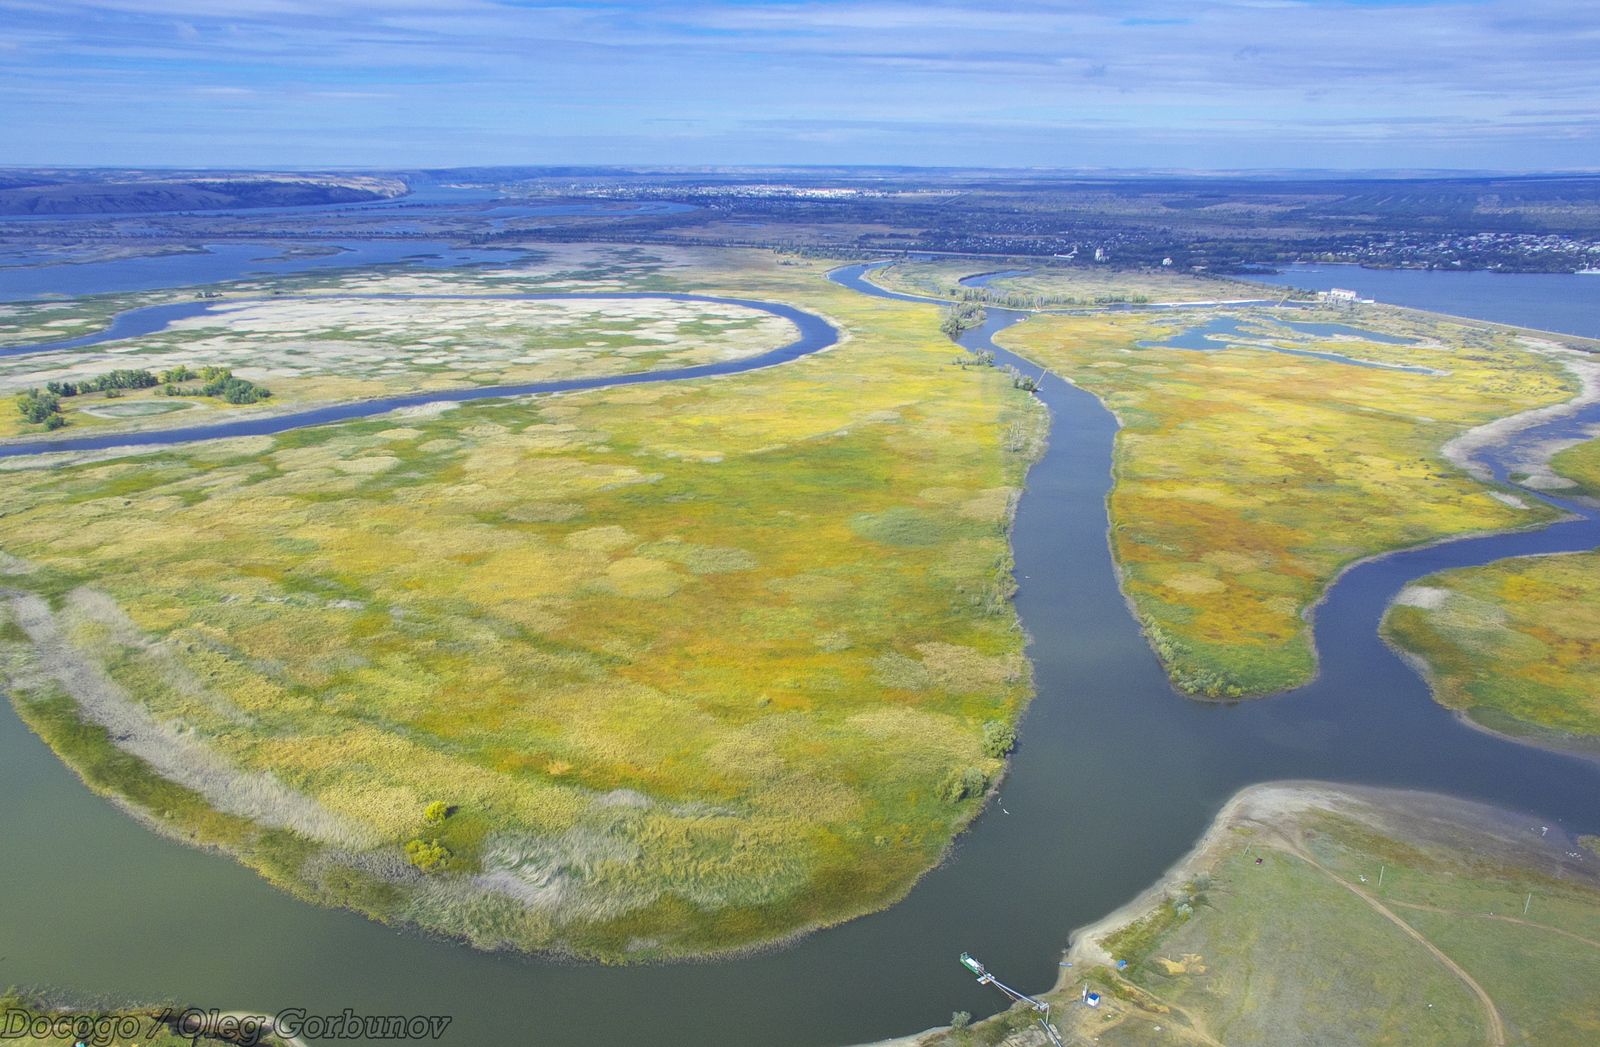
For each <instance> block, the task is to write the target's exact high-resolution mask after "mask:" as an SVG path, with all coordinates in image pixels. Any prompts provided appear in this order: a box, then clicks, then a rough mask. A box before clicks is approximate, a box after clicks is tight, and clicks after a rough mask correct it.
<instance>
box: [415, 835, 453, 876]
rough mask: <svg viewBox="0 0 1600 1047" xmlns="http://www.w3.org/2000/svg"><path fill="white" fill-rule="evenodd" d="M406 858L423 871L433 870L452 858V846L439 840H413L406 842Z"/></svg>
mask: <svg viewBox="0 0 1600 1047" xmlns="http://www.w3.org/2000/svg"><path fill="white" fill-rule="evenodd" d="M406 860H407V861H409V862H410V863H411V864H412V865H415V866H416V867H417V868H419V869H421V870H422V871H423V872H433V871H434V870H435V869H438V868H439V867H440V866H441V865H443V864H444V863H445V862H447V861H449V860H450V848H448V847H446V846H445V845H444V844H442V843H440V842H439V841H438V840H412V841H411V842H410V843H408V844H406Z"/></svg>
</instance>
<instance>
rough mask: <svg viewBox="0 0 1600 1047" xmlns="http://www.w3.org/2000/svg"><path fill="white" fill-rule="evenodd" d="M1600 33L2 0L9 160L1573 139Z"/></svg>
mask: <svg viewBox="0 0 1600 1047" xmlns="http://www.w3.org/2000/svg"><path fill="white" fill-rule="evenodd" d="M1597 44H1600V4H1597V3H1595V2H1593V0H1476V2H1474V0H1434V2H1429V0H1186V2H1179V0H1130V2H1126V3H1118V2H1114V0H996V2H992V3H991V2H982V3H980V2H978V0H942V2H934V3H924V2H910V0H792V2H778V0H756V2H711V0H669V2H661V3H657V2H634V3H623V2H616V3H605V2H593V3H583V2H577V3H561V2H555V0H512V2H495V0H230V3H229V4H228V5H227V6H226V7H222V6H221V5H217V4H216V3H214V0H82V2H69V0H0V54H3V57H0V92H3V95H0V104H3V105H4V108H5V111H6V112H7V114H8V116H7V120H6V123H7V124H8V125H9V126H8V128H7V133H6V134H5V135H4V136H0V161H3V162H10V163H32V162H77V163H136V162H142V163H154V162H171V163H217V164H239V163H261V164H271V163H345V164H379V163H404V164H448V163H494V162H502V163H546V162H550V163H568V162H608V161H609V162H648V161H659V162H673V163H695V162H706V163H733V162H758V161H765V162H831V163H837V162H853V161H859V162H900V163H925V164H972V163H1011V164H1026V165H1032V164H1068V165H1073V164H1078V163H1082V164H1093V165H1098V166H1104V165H1118V164H1128V165H1139V166H1145V165H1150V164H1152V163H1153V164H1154V165H1156V166H1166V167H1178V166H1184V167H1193V166H1205V165H1206V164H1216V165H1218V166H1223V167H1228V168H1238V167H1246V166H1257V165H1259V166H1270V167H1289V166H1295V165H1296V164H1299V163H1305V164H1310V165H1315V166H1341V165H1350V166H1363V167H1365V166H1374V164H1373V160H1374V159H1375V156H1374V151H1375V150H1379V146H1378V143H1381V144H1382V146H1381V150H1379V151H1383V152H1384V153H1385V157H1384V160H1385V162H1384V163H1380V164H1379V166H1431V167H1440V166H1462V167H1472V168H1485V167H1497V168H1516V167H1529V166H1532V167H1571V166H1582V165H1586V164H1589V165H1592V164H1594V163H1595V160H1594V156H1595V155H1597V154H1595V153H1594V152H1593V148H1594V145H1595V144H1596V142H1595V139H1596V137H1597V135H1596V132H1595V130H1594V127H1593V124H1592V122H1591V115H1590V109H1589V108H1588V107H1589V104H1590V102H1591V100H1592V99H1594V98H1595V97H1600V63H1596V62H1595V61H1594V58H1593V56H1594V54H1595V53H1596V47H1597ZM208 99H210V101H209V102H208V101H207V100H208ZM208 106H209V107H211V108H208ZM252 107H254V108H252ZM1021 112H1026V113H1028V114H1030V116H1029V119H1028V120H1027V121H1026V122H1025V124H1019V123H1017V122H1016V121H1015V120H1014V117H1013V116H1012V115H1011V114H1017V113H1021ZM241 113H244V114H248V116H249V118H248V119H244V118H242V117H241ZM1568 113H1570V115H1567V114H1568ZM163 114H165V115H163ZM168 115H174V116H178V117H180V118H176V119H171V120H168V119H167V116H168ZM162 127H170V129H169V130H162V129H161V128H162ZM1111 128H1115V130H1114V131H1113V130H1110V129H1111ZM1466 128H1471V131H1470V133H1468V132H1467V131H1465V130H1464V129H1466ZM379 129H384V130H381V131H380V130H379ZM385 134H389V135H392V136H393V138H392V140H386V139H385V138H384V137H383V136H384V135H385ZM1162 149H1165V150H1166V151H1167V153H1168V154H1170V155H1167V156H1165V158H1161V157H1156V158H1154V159H1153V158H1152V154H1153V153H1154V152H1158V151H1160V150H1162Z"/></svg>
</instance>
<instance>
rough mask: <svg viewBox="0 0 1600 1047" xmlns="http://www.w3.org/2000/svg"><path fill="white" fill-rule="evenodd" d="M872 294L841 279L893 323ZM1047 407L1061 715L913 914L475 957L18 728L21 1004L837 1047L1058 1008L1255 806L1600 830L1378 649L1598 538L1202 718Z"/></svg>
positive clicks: (1096, 476) (5, 934)
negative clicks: (750, 953) (1211, 826)
mask: <svg viewBox="0 0 1600 1047" xmlns="http://www.w3.org/2000/svg"><path fill="white" fill-rule="evenodd" d="M862 269H863V267H849V268H846V269H844V270H841V271H839V272H838V273H836V274H835V278H836V279H837V280H838V281H839V282H840V283H842V284H844V285H845V286H849V287H853V288H855V289H856V290H858V291H861V292H863V293H869V294H883V293H886V292H882V291H880V290H878V289H877V288H875V287H874V286H873V285H871V284H868V283H866V282H864V281H863V280H862V279H861V272H862ZM892 297H904V296H892ZM1023 318H1024V316H1023V314H1019V313H1012V312H1008V311H1005V310H999V309H990V310H989V319H988V321H987V322H986V323H985V324H984V325H983V326H981V327H979V328H975V329H973V330H971V331H969V332H967V334H966V335H965V336H964V338H963V343H964V344H966V345H967V346H968V347H969V348H974V349H981V348H993V344H992V342H991V341H990V339H991V338H992V336H993V335H994V334H995V333H996V332H997V331H999V330H1001V329H1003V328H1004V327H1006V326H1009V325H1010V324H1011V323H1014V322H1017V321H1018V320H1021V319H1023ZM935 320H936V314H935V313H934V312H933V307H931V306H930V312H929V323H930V327H931V325H932V324H933V323H934V322H935ZM997 355H998V357H999V359H1000V361H1001V362H1014V363H1017V364H1019V365H1023V363H1022V361H1019V360H1016V358H1014V357H1011V356H1010V354H1007V353H1005V352H1004V351H1003V350H997ZM475 395H483V393H482V392H477V393H475ZM1038 395H1039V396H1040V397H1041V398H1042V399H1043V400H1044V402H1045V403H1046V404H1047V405H1048V406H1049V408H1050V411H1051V413H1052V416H1053V427H1052V430H1051V442H1050V449H1049V451H1048V453H1047V454H1046V455H1045V457H1044V458H1043V460H1041V461H1040V462H1039V463H1038V464H1037V465H1036V466H1035V467H1034V468H1033V470H1032V472H1031V473H1030V475H1029V478H1028V489H1027V493H1026V494H1025V495H1024V497H1023V499H1022V501H1021V505H1020V509H1019V512H1018V515H1017V520H1016V526H1015V532H1014V536H1013V542H1014V547H1015V551H1016V563H1017V575H1018V582H1019V585H1020V590H1019V592H1018V594H1017V601H1016V603H1017V609H1018V611H1019V613H1020V614H1021V616H1022V620H1023V622H1024V623H1025V624H1026V626H1027V629H1028V631H1029V634H1030V636H1031V638H1032V639H1031V644H1030V647H1029V654H1030V656H1031V658H1032V659H1033V663H1034V667H1035V672H1036V676H1037V687H1038V697H1037V699H1036V700H1035V701H1034V703H1033V705H1032V707H1031V708H1030V709H1029V710H1028V713H1027V715H1026V717H1025V719H1024V721H1023V723H1022V725H1021V741H1020V744H1019V746H1018V749H1017V753H1016V756H1015V758H1014V762H1013V765H1012V770H1011V776H1010V778H1009V779H1008V781H1007V783H1006V786H1005V788H1004V789H1003V803H1002V804H1000V805H995V806H993V807H991V808H990V809H989V810H988V811H987V812H986V813H985V814H984V815H983V816H982V817H981V818H979V819H978V821H977V822H976V823H974V825H973V826H972V829H971V831H969V832H968V833H967V834H966V835H965V836H963V837H962V838H961V839H960V841H959V843H958V846H957V848H956V850H955V852H954V854H953V855H952V856H951V859H950V860H949V861H947V862H946V863H945V864H944V865H943V866H941V867H940V868H939V869H936V870H934V871H933V872H931V873H930V874H929V875H928V876H927V877H926V878H925V879H924V880H923V881H922V882H921V883H920V884H919V885H918V886H917V888H916V889H915V890H914V891H913V892H912V893H911V895H910V896H909V897H908V898H907V899H906V900H905V901H903V902H901V903H900V904H899V905H896V906H894V907H892V908H891V909H889V910H887V911H885V912H882V913H879V914H876V915H873V916H869V917H865V918H862V919H859V920H855V921H852V922H850V923H848V924H845V925H844V926H841V927H838V928H834V929H832V930H828V931H824V932H820V933H817V934H814V935H812V936H810V937H809V938H807V939H805V940H804V941H802V942H800V943H798V944H797V945H794V946H792V947H789V948H785V949H781V950H777V951H774V952H771V953H768V954H766V955H761V956H756V957H753V958H748V959H742V960H738V961H729V962H720V963H706V964H690V965H680V966H667V967H648V968H605V967H599V966H587V965H555V964H549V963H545V962H542V961H539V960H535V959H528V958H522V957H515V956H504V955H491V954H484V953H478V952H474V951H472V950H470V949H466V948H463V947H461V946H458V945H455V944H451V943H447V942H439V941H433V940H429V939H426V938H422V937H418V936H414V935H408V934H401V933H396V932H395V931H392V930H390V929H388V928H385V927H382V926H380V925H378V924H375V923H372V922H370V921H368V920H366V919H364V918H362V917H359V916H355V915H353V914H350V913H343V912H336V911H329V910H324V909H318V908H314V907H312V906H309V905H305V904H303V903H300V902H297V901H295V900H294V899H292V898H290V897H289V896H287V895H285V894H283V893H281V892H279V891H277V890H275V889H273V888H272V887H270V886H269V885H268V884H267V883H266V882H265V881H263V880H262V879H260V878H259V877H258V876H257V875H256V874H255V873H253V872H251V871H250V870H247V869H245V868H243V867H241V866H238V865H236V864H234V863H233V862H232V861H231V860H229V859H227V858H225V857H221V856H217V855H211V854H205V853H202V852H198V851H194V850H190V849H188V848H185V847H182V846H180V845H178V844H175V843H171V842H169V841H166V840H164V839H161V838H159V837H157V836H155V835H154V834H152V833H150V832H148V831H147V830H145V829H143V828H142V827H140V826H139V825H138V824H137V823H135V822H134V821H133V820H132V819H130V818H128V817H126V816H125V815H123V814H121V813H120V812H119V811H117V810H116V809H115V808H114V807H112V806H111V805H110V804H108V803H106V802H104V801H103V800H100V799H98V798H96V797H94V796H93V795H91V794H90V793H89V792H88V791H87V790H86V789H85V788H84V787H83V786H82V784H81V783H80V782H79V781H78V779H77V778H76V777H75V776H74V775H73V774H72V773H71V772H70V771H68V770H67V769H66V768H65V767H64V766H63V765H61V764H60V762H59V761H57V760H56V759H55V757H54V756H53V755H52V754H51V753H50V752H49V751H48V750H47V749H46V748H45V746H44V745H43V744H42V743H41V742H39V740H38V739H37V738H35V737H34V736H33V735H32V734H31V733H29V732H28V731H27V730H26V729H25V728H23V726H22V725H21V723H20V722H19V721H18V720H17V719H16V717H15V715H14V713H13V712H12V711H11V709H10V707H9V705H5V706H4V707H3V708H0V790H3V795H5V796H6V797H7V802H6V803H5V804H3V805H0V833H3V834H4V836H3V838H4V839H6V840H7V841H8V846H7V847H5V848H0V882H3V883H4V884H5V885H6V919H5V920H3V921H0V957H3V959H0V981H6V982H16V983H24V984H47V985H58V986H64V987H69V988H76V989H79V990H81V991H83V992H85V993H93V994H97V995H100V994H103V995H107V996H111V997H114V998H136V999H160V998H165V997H169V996H172V995H178V996H181V998H182V999H183V1001H184V1002H185V1003H194V1004H197V1005H201V1006H205V1007H211V1006H216V1007H219V1008H222V1009H223V1010H229V1009H233V1010H240V1009H249V1010H254V1011H257V1012H258V1013H273V1012H275V1011H277V1010H279V1009H281V1008H285V1007H291V1006H293V1007H302V1008H305V1009H307V1010H308V1011H310V1012H312V1013H323V1014H337V1013H340V1012H342V1011H343V1010H344V1009H345V1008H347V1007H348V1008H351V1009H353V1010H354V1011H355V1012H356V1013H382V1014H417V1013H424V1014H451V1015H454V1016H455V1020H454V1022H453V1023H452V1025H451V1026H450V1029H449V1032H448V1033H447V1034H446V1036H445V1038H444V1039H443V1040H442V1041H441V1042H445V1043H451V1044H461V1045H468V1044H471V1045H474V1047H478V1045H482V1044H487V1043H512V1044H536V1045H544V1044H549V1045H571V1044H578V1043H605V1042H614V1041H616V1042H621V1041H632V1040H645V1041H648V1042H650V1043H652V1044H662V1045H666V1047H676V1045H683V1047H690V1045H694V1047H704V1045H706V1044H716V1045H718V1047H741V1045H751V1047H756V1045H760V1047H787V1045H795V1047H801V1045H804V1047H819V1045H827V1044H848V1043H856V1042H862V1041H868V1040H873V1039H876V1038H881V1037H887V1036H892V1035H899V1034H905V1033H909V1032H913V1031H916V1030H918V1029H922V1028H926V1027H928V1026H931V1025H935V1024H941V1023H944V1022H946V1021H948V1020H949V1015H950V1013H951V1011H954V1010H968V1011H971V1012H973V1013H974V1014H980V1015H981V1014H988V1013H992V1012H994V1011H997V1010H999V1009H1000V1008H1001V1006H1002V1004H1003V1002H1004V1001H1002V1000H1001V999H999V998H998V997H997V996H995V995H993V994H991V993H990V992H989V991H988V990H986V989H984V988H982V987H980V986H977V985H975V984H974V983H973V981H972V979H971V977H970V976H969V975H967V974H966V973H965V972H964V971H963V970H962V969H961V968H960V967H959V966H958V965H957V964H956V957H957V955H958V954H959V953H960V952H962V951H963V950H970V951H971V952H973V953H974V954H976V955H979V956H981V957H983V959H984V960H985V962H987V963H988V964H989V965H990V966H991V967H992V968H993V969H994V970H996V971H997V972H998V973H999V974H1000V976H1001V977H1003V978H1005V979H1006V980H1007V981H1009V982H1012V983H1013V984H1016V985H1017V986H1018V987H1019V988H1021V989H1023V990H1024V991H1040V990H1043V989H1045V988H1047V987H1048V986H1049V985H1050V984H1052V983H1053V982H1054V980H1055V977H1056V970H1057V967H1056V963H1057V960H1058V959H1059V957H1060V951H1061V949H1062V947H1063V946H1064V945H1065V944H1066V940H1067V936H1068V934H1069V932H1070V931H1071V930H1072V928H1074V927H1076V926H1079V925H1082V924H1084V923H1087V922H1089V921H1091V920H1093V919H1096V918H1098V917H1100V916H1102V915H1104V914H1105V913H1106V912H1108V911H1110V910H1111V909H1113V908H1115V907H1117V906H1118V905H1120V904H1122V903H1123V902H1125V901H1127V900H1128V899H1129V898H1130V897H1132V896H1133V895H1134V894H1136V893H1137V892H1138V891H1139V890H1141V889H1142V888H1144V887H1145V886H1147V885H1148V884H1149V883H1150V882H1152V881H1153V880H1155V879H1156V878H1157V877H1158V876H1160V875H1161V873H1162V872H1163V871H1164V870H1165V869H1166V868H1167V867H1168V866H1169V865H1170V864H1171V863H1172V862H1173V861H1174V860H1176V859H1177V858H1178V857H1179V856H1180V855H1182V854H1183V852H1184V851H1186V850H1187V849H1188V848H1189V847H1190V845H1191V844H1192V843H1193V841H1194V840H1195V839H1196V837H1197V836H1198V835H1199V834H1200V833H1201V831H1202V830H1203V829H1204V828H1205V826H1206V825H1207V823H1208V822H1209V821H1210V819H1211V817H1212V815H1213V814H1214V813H1215V812H1216V811H1217V809H1218V808H1219V807H1220V806H1221V805H1222V803H1223V802H1224V801H1225V800H1226V798H1227V797H1228V796H1229V795H1231V794H1232V793H1233V792H1234V791H1235V790H1237V789H1238V788H1240V787H1241V786H1243V785H1246V784H1249V783H1252V782H1257V781H1262V780H1267V779H1282V778H1321V779H1329V780H1334V781H1343V782H1352V783H1363V784H1371V785H1386V786H1399V787H1410V788H1422V789H1432V790H1439V791H1444V792H1450V793H1455V794H1458V795H1461V796H1466V797H1470V798H1474V799H1479V800H1486V801H1489V802H1493V803H1498V804H1502V805H1505V806H1508V807H1511V808H1514V809H1518V810H1525V811H1529V812H1538V816H1537V817H1534V816H1533V815H1531V814H1530V816H1529V826H1530V831H1532V830H1533V827H1535V826H1537V825H1548V826H1553V827H1557V828H1562V827H1564V828H1566V829H1571V830H1575V831H1582V832H1596V831H1597V830H1600V805H1597V804H1596V802H1595V800H1596V798H1597V797H1600V768H1597V767H1596V766H1595V765H1594V764H1590V763H1586V762H1583V761H1580V760H1578V759H1575V758H1571V757H1567V756H1562V755H1558V754H1552V753H1548V752H1544V751H1541V750H1538V749H1532V748H1528V747H1524V746H1519V745H1515V744H1512V743H1508V742H1504V741H1501V740H1500V739H1498V738H1495V737H1493V736H1490V735H1487V734H1484V733H1481V732H1478V731H1474V730H1471V729H1468V728H1466V727H1463V726H1461V725H1460V724H1458V723H1457V722H1456V721H1455V719H1454V718H1453V717H1452V716H1451V714H1450V713H1449V712H1447V711H1446V710H1444V709H1443V708H1441V707H1439V706H1438V705H1436V704H1435V703H1434V702H1433V701H1432V700H1431V699H1430V697H1429V695H1428V691H1427V688H1426V686H1425V685H1424V684H1423V683H1422V681H1421V680H1420V679H1419V678H1418V677H1417V675H1416V674H1415V673H1413V672H1412V671H1411V670H1410V669H1408V668H1407V667H1406V666H1405V665H1404V664H1403V663H1401V661H1400V660H1399V659H1398V658H1397V657H1396V656H1395V655H1394V654H1393V653H1392V652H1391V651H1389V649H1388V648H1387V647H1385V646H1384V645H1383V644H1382V643H1381V642H1380V641H1379V640H1378V638H1377V635H1376V628H1375V627H1376V623H1377V621H1378V618H1379V616H1380V615H1381V613H1382V610H1383V607H1384V605H1385V603H1386V602H1387V600H1388V598H1389V597H1390V595H1391V594H1392V593H1394V592H1395V591H1396V590H1397V589H1399V588H1400V587H1401V586H1402V585H1404V584H1405V583H1406V582H1407V581H1409V580H1410V579H1413V578H1416V577H1418V576H1420V575H1423V574H1427V573H1430V572H1432V571H1435V570H1439V569H1441V568H1444V567H1451V566H1459V565H1463V564H1473V563H1484V562H1488V561H1491V560H1494V559H1498V558H1501V557H1504V556H1509V555H1515V554H1522V553H1530V552H1548V551H1555V550H1576V549H1584V548H1591V547H1594V546H1596V545H1600V522H1597V521H1596V519H1594V517H1593V516H1592V515H1589V514H1586V513H1579V515H1580V516H1581V519H1580V520H1579V521H1578V522H1574V523H1567V524H1560V525H1556V526H1552V527H1550V528H1547V529H1544V530H1541V531H1536V532H1528V533H1520V534H1514V535H1501V536H1494V537H1488V538H1480V539H1470V540H1464V541H1459V542H1454V543H1450V544H1446V545H1441V546H1436V547H1433V548H1430V549H1423V550H1414V551H1410V552H1406V553H1401V554H1398V555H1395V556H1391V557H1388V558H1386V559H1383V560H1379V561H1374V562H1372V563H1369V564H1366V565H1363V566H1360V567H1357V568H1356V569H1354V570H1352V571H1351V572H1349V573H1348V574H1347V575H1346V576H1345V577H1344V578H1343V579H1342V580H1341V581H1340V582H1339V583H1338V584H1337V585H1336V586H1335V587H1334V589H1333V591H1332V593H1331V595H1330V598H1329V600H1328V601H1327V603H1326V604H1325V605H1324V606H1323V607H1322V608H1321V610H1320V611H1319V613H1318V616H1317V621H1316V635H1317V641H1318V644H1319V647H1320V649H1321V650H1322V652H1323V655H1324V663H1323V670H1324V671H1323V674H1322V676H1321V677H1320V678H1319V679H1318V680H1317V681H1316V682H1315V683H1313V684H1311V685H1309V686H1307V687H1304V688H1301V689H1299V690H1297V691H1295V692H1292V693H1290V694H1287V695H1284V696H1281V697H1278V698H1274V699H1270V700H1265V701H1258V702H1252V703H1245V704H1238V705H1224V704H1210V703H1199V702H1192V701H1187V700H1184V699H1183V698H1180V697H1179V696H1178V695H1176V694H1175V693H1174V692H1173V690H1172V688H1171V687H1170V686H1169V685H1168V683H1167V681H1166V677H1165V675H1164V674H1163V672H1162V670H1161V667H1160V665H1159V664H1158V663H1157V661H1156V658H1155V656H1154V655H1153V654H1152V652H1151V651H1150V649H1149V647H1148V645H1146V643H1145V642H1144V640H1143V638H1142V636H1141V635H1140V633H1139V630H1138V628H1137V626H1136V625H1135V623H1134V621H1133V619H1132V618H1131V616H1130V615H1129V613H1128V611H1127V609H1126V606H1125V605H1124V603H1123V601H1122V598H1121V595H1120V593H1119V592H1118V590H1117V586H1116V580H1115V577H1114V573H1113V570H1112V565H1111V560H1110V556H1109V552H1108V549H1107V544H1106V528H1107V520H1106V515H1105V496H1106V493H1107V491H1108V488H1109V486H1110V470H1109V463H1110V456H1111V443H1112V438H1113V436H1114V434H1115V431H1116V424H1115V421H1114V420H1113V419H1112V417H1111V416H1110V414H1109V413H1107V412H1106V411H1105V409H1104V408H1102V407H1101V406H1100V404H1099V403H1098V402H1097V401H1096V400H1095V399H1094V398H1093V397H1092V396H1090V395H1089V394H1087V393H1085V392H1083V391H1081V390H1079V389H1077V388H1075V387H1073V386H1071V385H1068V384H1067V383H1065V382H1062V381H1060V380H1059V379H1057V378H1056V377H1055V376H1053V375H1047V376H1046V377H1045V378H1044V381H1043V383H1042V384H1041V386H1040V389H1039V394H1038ZM430 398H431V399H437V398H438V397H437V396H433V397H430ZM119 442H126V441H119ZM1574 508H1575V507H1574ZM1005 812H1009V813H1005Z"/></svg>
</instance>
